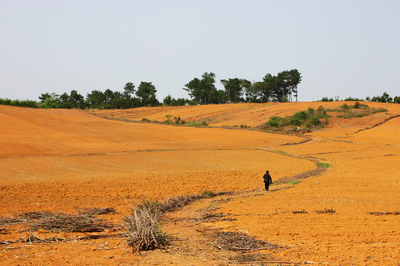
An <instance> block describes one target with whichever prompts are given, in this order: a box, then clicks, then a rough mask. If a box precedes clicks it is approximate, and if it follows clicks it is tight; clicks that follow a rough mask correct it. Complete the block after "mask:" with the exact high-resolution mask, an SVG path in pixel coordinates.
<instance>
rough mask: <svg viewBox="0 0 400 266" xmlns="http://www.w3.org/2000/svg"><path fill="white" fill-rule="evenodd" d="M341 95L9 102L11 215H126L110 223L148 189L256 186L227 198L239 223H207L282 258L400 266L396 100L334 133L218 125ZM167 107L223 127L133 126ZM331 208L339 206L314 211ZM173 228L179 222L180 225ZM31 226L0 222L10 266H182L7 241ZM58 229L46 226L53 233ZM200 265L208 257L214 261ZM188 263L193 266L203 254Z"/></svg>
mask: <svg viewBox="0 0 400 266" xmlns="http://www.w3.org/2000/svg"><path fill="white" fill-rule="evenodd" d="M342 104H343V102H329V103H315V102H313V103H285V104H276V103H271V104H229V105H209V106H188V107H176V108H172V107H157V108H138V109H132V110H91V111H90V112H89V113H87V112H82V111H75V110H33V109H24V108H14V107H7V106H0V125H1V128H2V130H1V132H0V135H1V138H0V148H1V149H0V170H1V171H0V182H1V183H0V184H1V185H0V215H1V216H3V217H4V216H10V215H14V214H16V213H22V212H28V211H50V212H68V213H76V208H83V207H115V208H116V210H117V212H118V213H117V214H115V215H109V216H107V219H108V220H109V221H112V222H114V223H118V222H120V221H121V220H122V218H123V215H125V214H128V213H129V205H128V204H127V203H126V200H128V201H129V202H130V203H131V204H135V203H136V202H138V201H139V200H140V198H141V197H143V196H146V198H159V199H165V197H167V196H177V195H186V194H193V193H199V192H201V191H205V190H212V191H219V190H220V191H226V190H233V191H237V192H243V191H249V192H247V194H246V193H242V194H240V195H242V196H240V195H239V196H236V197H234V198H232V199H231V200H230V201H229V202H226V203H224V204H220V206H219V207H220V208H221V209H219V210H218V212H222V213H223V215H226V216H229V217H232V218H234V219H235V220H232V219H231V221H226V220H225V221H215V222H214V223H212V224H202V223H200V224H197V225H196V226H199V228H200V227H201V226H211V227H212V228H227V229H228V228H229V230H231V231H236V230H240V231H244V232H248V234H249V235H252V236H256V237H258V238H262V239H264V240H268V241H272V242H274V243H277V244H279V245H281V246H288V247H290V249H285V250H283V251H280V252H276V251H275V252H272V251H270V252H269V253H271V252H272V253H273V254H272V255H274V256H275V257H276V258H280V259H281V260H285V261H288V260H290V261H300V262H304V261H313V262H316V263H324V262H327V263H330V264H337V265H340V264H377V265H378V264H381V265H382V264H388V265H389V264H392V265H393V264H397V263H399V262H400V259H399V257H400V246H399V245H398V243H400V233H399V232H400V230H399V229H400V228H399V224H400V221H399V217H400V216H399V215H393V214H392V213H395V212H396V211H399V210H400V200H399V199H398V196H397V194H398V191H399V189H400V183H399V177H398V174H397V173H396V170H397V168H398V162H399V155H400V138H399V137H398V134H399V127H400V117H398V115H399V114H400V106H399V105H395V104H379V103H368V105H370V106H371V107H376V108H378V107H384V108H386V109H387V110H388V111H387V112H386V113H377V114H374V115H371V116H368V117H363V118H351V119H332V123H330V124H328V127H327V128H326V129H323V130H319V131H315V132H312V133H309V134H307V135H306V136H304V137H296V136H289V135H277V134H269V133H265V132H258V131H252V130H232V129H223V128H218V127H221V126H229V127H233V126H240V125H246V126H251V127H255V126H258V125H260V124H262V123H265V122H266V121H267V120H268V118H269V117H271V116H274V115H279V116H285V115H292V114H294V113H296V112H298V111H302V110H306V109H307V108H308V107H313V108H315V109H316V108H318V106H320V105H323V106H324V107H325V108H337V107H338V106H340V105H342ZM90 113H92V114H96V115H98V116H94V115H92V114H90ZM167 115H168V116H169V115H171V116H176V117H177V116H180V117H181V118H182V119H185V120H187V121H196V122H198V121H202V120H206V121H207V122H208V123H209V124H210V126H213V128H195V127H184V126H170V125H161V124H153V123H137V122H129V121H141V120H142V119H143V118H147V119H149V120H151V121H159V122H163V121H164V120H165V119H166V116H167ZM99 116H100V117H99ZM101 117H105V118H110V119H104V118H101ZM122 120H125V121H122ZM307 139H308V140H309V141H306V142H305V140H307ZM288 144H297V145H288ZM316 161H320V162H324V163H329V165H330V167H329V168H328V171H327V172H326V173H325V174H323V175H319V176H314V177H310V178H308V179H305V180H304V181H302V182H301V183H299V184H295V185H294V187H293V188H290V189H284V190H280V188H282V186H285V187H287V186H288V185H293V184H286V185H285V184H284V185H274V186H272V187H271V190H272V191H271V192H270V193H265V192H263V191H262V190H260V191H258V190H257V189H261V188H262V186H263V183H262V175H263V173H264V171H265V170H267V169H269V170H270V171H271V174H272V178H273V179H274V180H279V178H281V177H292V176H295V175H297V174H301V173H303V172H307V171H310V170H312V169H315V168H316V167H317V166H316ZM255 189H256V190H255ZM250 191H253V192H250ZM254 191H258V192H254ZM325 209H334V210H335V213H322V214H321V213H318V212H316V211H322V210H325ZM293 211H294V212H293ZM297 211H302V212H300V213H297ZM369 212H387V213H391V214H387V215H379V216H377V215H372V214H369ZM182 215H183V214H182ZM185 215H186V214H185ZM178 216H179V214H178ZM176 226H178V228H179V224H178V225H176ZM0 227H1V225H0ZM3 229H4V228H3ZM168 230H170V231H171V232H173V231H174V230H177V229H175V227H174V226H172V225H169V229H168ZM184 230H185V229H184V227H183V228H180V229H178V231H181V232H184ZM26 234H27V233H24V232H22V233H19V232H18V228H16V227H10V228H7V230H2V231H0V244H2V243H3V244H2V248H3V249H4V252H2V253H1V255H0V260H1V261H3V262H4V263H5V264H9V265H14V264H21V265H22V264H29V263H33V264H51V263H54V262H58V263H60V262H61V263H64V264H67V263H70V264H77V263H84V264H110V263H115V264H130V263H133V262H135V263H139V264H152V263H153V262H154V264H157V263H158V264H160V263H161V265H163V264H169V263H170V262H175V263H181V264H182V263H183V264H184V262H182V260H179V259H178V256H171V255H170V254H169V255H166V254H164V253H152V254H153V255H149V256H148V257H147V259H145V260H143V258H141V257H138V256H137V255H134V254H131V251H130V250H129V249H126V245H125V244H124V240H123V239H121V238H115V239H108V240H105V239H101V240H92V241H86V242H84V243H82V242H78V243H58V244H54V243H52V244H50V243H49V244H35V245H25V246H24V245H22V244H21V245H17V244H15V245H7V241H12V240H15V239H17V238H20V237H23V236H24V235H26ZM51 234H52V233H51V232H47V231H40V232H39V233H37V235H39V237H43V238H44V237H45V236H50V235H51ZM77 235H79V234H77ZM67 236H69V237H74V235H73V234H72V235H71V234H69V235H68V234H67ZM1 241H3V242H1ZM266 252H268V251H266ZM154 254H156V255H154ZM164 256H165V257H164ZM208 259H209V261H208V262H207V260H208ZM141 261H142V262H141ZM197 262H198V265H204V264H206V265H207V263H209V264H210V265H211V264H212V263H215V258H213V259H212V260H211V258H207V257H205V258H203V261H197ZM190 263H191V264H192V265H195V264H196V260H193V261H191V262H190ZM221 263H225V264H229V263H231V264H232V262H222V261H221ZM225 264H224V265H225Z"/></svg>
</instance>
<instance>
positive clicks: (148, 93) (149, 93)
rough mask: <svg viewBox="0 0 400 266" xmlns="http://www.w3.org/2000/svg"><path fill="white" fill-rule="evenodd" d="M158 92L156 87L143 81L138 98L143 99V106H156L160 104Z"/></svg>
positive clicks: (138, 91)
mask: <svg viewBox="0 0 400 266" xmlns="http://www.w3.org/2000/svg"><path fill="white" fill-rule="evenodd" d="M156 92H157V90H156V87H155V86H154V85H153V84H151V82H144V81H142V82H141V83H140V85H139V88H138V90H137V91H136V96H137V97H139V98H140V99H141V103H142V106H147V105H151V106H154V105H157V104H158V101H157V99H156Z"/></svg>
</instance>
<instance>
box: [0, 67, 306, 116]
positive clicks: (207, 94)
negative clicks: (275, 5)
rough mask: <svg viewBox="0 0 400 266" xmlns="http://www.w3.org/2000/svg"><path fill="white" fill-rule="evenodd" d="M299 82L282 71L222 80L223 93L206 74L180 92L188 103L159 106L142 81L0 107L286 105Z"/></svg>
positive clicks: (151, 89)
mask: <svg viewBox="0 0 400 266" xmlns="http://www.w3.org/2000/svg"><path fill="white" fill-rule="evenodd" d="M301 79H302V77H301V74H300V72H299V71H298V70H297V69H292V70H290V71H287V70H285V71H282V72H280V73H278V75H276V76H273V75H271V74H269V73H268V74H266V75H265V76H264V78H263V79H262V81H256V82H250V81H249V80H247V79H239V78H229V79H221V80H220V82H221V84H222V85H223V87H224V89H223V90H217V88H216V86H215V83H216V76H215V74H214V73H212V72H205V73H204V74H203V75H202V76H201V78H194V79H193V80H191V81H189V82H188V83H187V84H186V85H184V86H185V87H184V88H183V90H185V91H187V92H188V95H189V97H190V99H184V98H178V99H175V98H172V97H171V95H168V96H166V97H165V98H164V99H163V101H162V102H159V101H158V99H157V98H156V93H157V89H156V87H155V86H154V85H153V84H152V83H151V82H144V81H142V82H141V83H140V85H139V87H138V88H137V89H136V88H135V85H134V84H133V83H132V82H128V83H126V84H125V86H124V88H123V91H122V92H119V91H112V90H110V89H107V90H106V91H104V92H102V91H99V90H93V91H91V92H90V93H87V95H86V97H84V96H83V95H81V94H80V93H79V92H78V91H77V90H71V92H70V93H69V94H68V93H66V92H65V93H63V94H61V95H59V94H56V93H54V92H53V93H49V92H46V93H42V94H41V95H40V96H39V100H40V102H36V101H30V100H27V101H19V100H10V99H0V104H6V105H14V106H22V107H33V108H34V107H41V108H68V109H70V108H80V109H85V108H101V109H126V108H135V107H142V106H159V105H167V106H182V105H194V104H223V103H240V102H253V103H257V102H258V103H265V102H269V101H274V102H286V101H292V100H293V97H295V98H296V101H297V86H298V84H299V83H300V82H301Z"/></svg>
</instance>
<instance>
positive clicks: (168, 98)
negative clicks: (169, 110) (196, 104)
mask: <svg viewBox="0 0 400 266" xmlns="http://www.w3.org/2000/svg"><path fill="white" fill-rule="evenodd" d="M163 104H164V105H168V106H169V105H172V97H171V95H170V94H168V96H166V97H165V98H164V100H163Z"/></svg>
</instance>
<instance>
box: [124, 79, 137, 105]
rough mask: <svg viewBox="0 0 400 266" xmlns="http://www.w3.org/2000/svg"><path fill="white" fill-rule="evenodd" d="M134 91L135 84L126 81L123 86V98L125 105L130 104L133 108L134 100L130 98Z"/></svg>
mask: <svg viewBox="0 0 400 266" xmlns="http://www.w3.org/2000/svg"><path fill="white" fill-rule="evenodd" d="M134 93H135V85H133V83H132V82H128V83H126V84H125V87H124V99H125V103H126V106H131V108H133V106H134V100H133V99H132V96H133V95H134Z"/></svg>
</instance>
